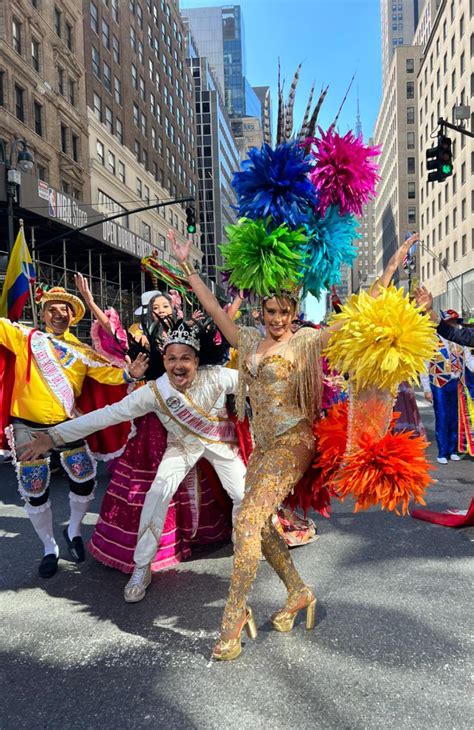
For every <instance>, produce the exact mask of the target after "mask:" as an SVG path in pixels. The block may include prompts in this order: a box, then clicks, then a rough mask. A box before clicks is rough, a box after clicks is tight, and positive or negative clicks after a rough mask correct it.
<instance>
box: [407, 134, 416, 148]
mask: <svg viewBox="0 0 474 730" xmlns="http://www.w3.org/2000/svg"><path fill="white" fill-rule="evenodd" d="M407 149H409V150H413V149H415V132H407Z"/></svg>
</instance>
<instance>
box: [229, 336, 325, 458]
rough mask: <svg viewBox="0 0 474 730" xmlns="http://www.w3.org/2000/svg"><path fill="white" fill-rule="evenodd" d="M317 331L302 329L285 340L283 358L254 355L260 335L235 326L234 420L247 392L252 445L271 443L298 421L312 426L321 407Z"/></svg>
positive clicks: (243, 408)
mask: <svg viewBox="0 0 474 730" xmlns="http://www.w3.org/2000/svg"><path fill="white" fill-rule="evenodd" d="M320 336H321V331H320V330H316V329H312V328H309V327H304V328H302V329H301V330H299V331H298V332H296V333H295V334H294V335H293V336H292V337H291V339H290V340H289V341H288V344H287V347H286V348H285V349H284V350H283V352H284V354H275V353H272V354H270V355H267V356H263V358H262V359H260V362H259V363H258V365H257V364H256V359H255V354H256V351H257V348H258V345H259V343H260V342H261V341H262V339H263V338H262V336H261V335H260V334H259V332H258V330H256V329H255V328H254V327H240V332H239V345H238V356H239V362H238V367H239V388H238V392H237V398H236V406H237V415H238V418H239V419H240V420H242V419H243V417H244V413H245V398H246V395H247V393H248V395H249V397H250V404H251V406H252V413H253V418H252V430H253V432H254V436H255V441H256V443H257V445H259V444H260V445H262V446H268V445H269V444H271V442H272V440H273V439H274V438H275V437H276V436H279V435H281V434H282V433H285V432H286V431H288V430H289V429H290V428H293V427H294V426H296V424H297V423H299V422H300V421H301V420H308V421H309V422H310V423H312V422H313V419H314V417H315V415H317V414H318V413H319V409H320V405H321V390H322V371H321V351H320Z"/></svg>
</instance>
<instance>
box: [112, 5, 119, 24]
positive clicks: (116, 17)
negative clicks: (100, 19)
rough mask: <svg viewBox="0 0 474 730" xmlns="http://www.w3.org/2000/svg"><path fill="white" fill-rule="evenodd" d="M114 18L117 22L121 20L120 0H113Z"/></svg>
mask: <svg viewBox="0 0 474 730" xmlns="http://www.w3.org/2000/svg"><path fill="white" fill-rule="evenodd" d="M112 18H113V19H114V20H115V22H116V23H118V22H119V20H120V10H119V0H112Z"/></svg>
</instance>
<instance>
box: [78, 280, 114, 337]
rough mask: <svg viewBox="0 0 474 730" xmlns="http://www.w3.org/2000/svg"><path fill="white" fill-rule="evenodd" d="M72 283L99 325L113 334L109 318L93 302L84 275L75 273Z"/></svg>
mask: <svg viewBox="0 0 474 730" xmlns="http://www.w3.org/2000/svg"><path fill="white" fill-rule="evenodd" d="M74 283H75V285H76V287H77V289H78V290H79V292H80V294H81V296H82V298H83V299H84V303H85V305H86V307H87V309H88V310H89V311H90V312H91V313H92V314H93V316H94V317H95V318H96V320H97V321H98V322H99V324H100V326H101V327H102V328H103V329H104V330H105V331H106V332H108V333H109V334H110V335H113V334H114V333H113V331H112V326H111V324H110V321H109V318H108V317H107V315H106V314H105V312H103V311H102V309H101V308H100V307H99V306H98V305H97V304H96V303H95V300H94V297H93V295H92V292H91V290H90V289H89V282H88V281H87V279H86V278H85V276H83V275H82V274H75V275H74Z"/></svg>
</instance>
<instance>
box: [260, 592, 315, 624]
mask: <svg viewBox="0 0 474 730" xmlns="http://www.w3.org/2000/svg"><path fill="white" fill-rule="evenodd" d="M304 609H306V628H307V629H309V630H311V629H314V624H315V622H316V598H315V596H314V595H313V594H312V592H311V591H310V589H309V588H307V587H305V588H302V589H301V590H300V591H298V592H297V593H296V594H294V597H289V599H288V601H287V604H286V606H285V607H284V608H281V609H280V610H279V611H276V612H275V613H274V614H273V616H272V617H271V622H272V624H273V627H274V628H275V629H276V630H277V631H281V632H282V633H286V632H288V631H291V629H292V628H293V624H294V623H295V618H296V616H297V615H298V612H299V611H303V610H304Z"/></svg>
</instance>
